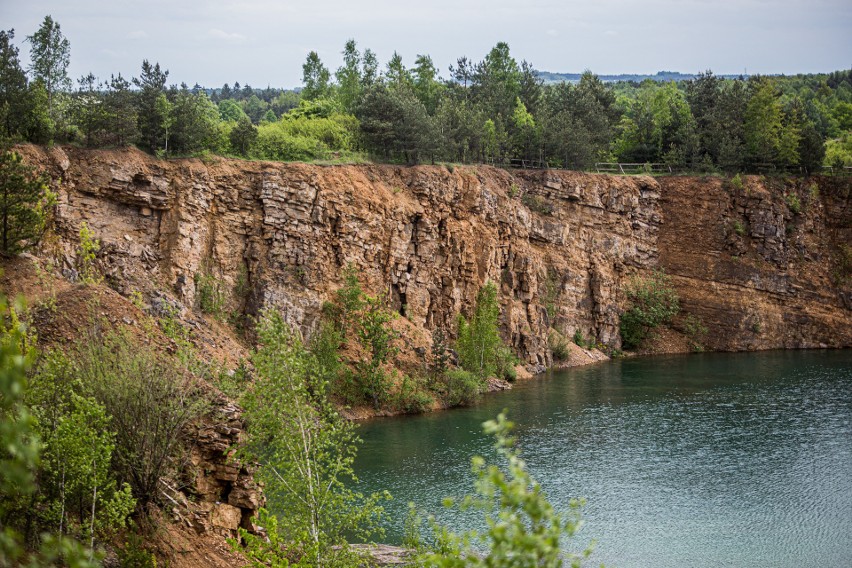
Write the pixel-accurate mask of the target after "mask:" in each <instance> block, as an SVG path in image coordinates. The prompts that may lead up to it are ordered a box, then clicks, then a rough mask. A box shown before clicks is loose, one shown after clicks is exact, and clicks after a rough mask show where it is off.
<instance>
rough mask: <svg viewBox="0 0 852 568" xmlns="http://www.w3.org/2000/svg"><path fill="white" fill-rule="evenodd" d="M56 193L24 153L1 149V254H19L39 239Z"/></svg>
mask: <svg viewBox="0 0 852 568" xmlns="http://www.w3.org/2000/svg"><path fill="white" fill-rule="evenodd" d="M52 195H53V194H51V193H50V191H49V190H48V188H47V183H46V181H45V179H44V178H43V177H42V176H40V175H38V174H37V173H36V172H35V170H34V169H33V168H32V167H31V166H28V165H27V164H25V163H24V162H23V159H22V158H21V156H20V154H18V153H17V152H14V151H11V150H8V149H5V148H3V149H0V254H3V255H6V256H11V255H15V254H18V253H19V252H22V251H24V250H26V249H27V248H28V247H30V246H32V245H34V244H35V243H36V242H38V239H39V237H40V236H41V234H42V231H43V230H44V225H45V216H46V213H45V210H46V208H47V207H48V206H49V205H50V203H51V201H52Z"/></svg>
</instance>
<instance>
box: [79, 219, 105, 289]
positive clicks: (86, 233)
mask: <svg viewBox="0 0 852 568" xmlns="http://www.w3.org/2000/svg"><path fill="white" fill-rule="evenodd" d="M99 250H101V242H100V241H99V240H98V239H96V238H95V233H93V232H92V230H91V229H89V225H88V223H86V222H85V221H83V222H82V223H81V224H80V244H79V245H78V246H77V268H78V270H79V271H80V279H81V280H82V281H83V283H85V284H97V283H98V282H99V281H100V279H101V278H100V276H99V275H98V273H97V269H96V268H95V257H96V255H97V253H98V251H99Z"/></svg>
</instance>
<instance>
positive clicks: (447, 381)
mask: <svg viewBox="0 0 852 568" xmlns="http://www.w3.org/2000/svg"><path fill="white" fill-rule="evenodd" d="M444 388H445V389H446V395H445V396H446V398H445V400H446V402H447V404H449V405H450V406H466V405H469V404H473V403H474V402H476V401H477V400H479V397H480V395H481V394H482V393H483V392H485V384H484V383H483V382H482V381H480V380H478V379H477V378H476V377H475V376H474V375H473V374H472V373H470V372H468V371H465V370H463V369H451V370H449V371H447V372H446V373H444Z"/></svg>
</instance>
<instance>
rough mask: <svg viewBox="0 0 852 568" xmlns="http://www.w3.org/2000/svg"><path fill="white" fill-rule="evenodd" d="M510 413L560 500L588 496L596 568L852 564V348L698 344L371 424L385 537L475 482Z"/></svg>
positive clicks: (463, 521)
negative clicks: (495, 432) (471, 403)
mask: <svg viewBox="0 0 852 568" xmlns="http://www.w3.org/2000/svg"><path fill="white" fill-rule="evenodd" d="M503 408H507V409H508V411H509V418H510V419H511V420H513V421H514V422H516V423H517V425H518V427H517V430H516V433H517V435H518V438H519V441H520V445H521V448H522V451H523V457H524V458H525V459H526V461H527V464H528V466H529V469H530V471H531V472H532V474H533V476H534V477H535V478H536V479H537V480H538V481H540V482H541V484H542V486H543V487H544V488H545V490H546V491H547V493H548V495H549V496H550V498H551V500H552V501H553V502H554V503H556V504H557V505H559V504H563V506H564V504H567V502H568V501H569V499H571V498H573V497H584V498H585V499H586V500H587V505H586V507H585V508H584V510H583V518H584V520H585V521H586V524H585V526H584V527H583V529H582V530H581V531H580V533H579V535H578V536H577V537H575V539H574V541H573V542H572V543H571V545H570V546H569V548H571V549H573V550H576V551H578V550H580V549H581V548H582V547H583V546H585V545H586V544H587V543H588V542H589V541H590V540H591V539H595V540H596V541H597V545H596V548H595V552H594V553H593V555H592V560H593V562H592V563H591V565H598V564H599V563H601V562H603V563H605V564H606V565H607V566H614V567H624V568H627V567H634V566H635V567H649V566H653V567H685V566H714V567H716V566H737V567H739V566H772V567H784V566H790V567H793V566H796V567H801V566H838V567H839V566H852V351H809V352H808V351H800V352H793V351H786V352H781V351H778V352H767V353H742V354H698V355H688V356H672V357H655V358H641V359H630V360H617V361H612V362H608V363H605V364H600V365H595V366H591V367H584V368H579V369H572V370H567V371H560V372H554V373H552V374H550V375H548V376H546V377H544V378H540V379H537V380H534V381H530V382H527V383H524V384H521V385H517V386H516V388H515V389H514V390H512V391H509V392H505V393H497V394H492V395H489V396H487V397H486V399H485V401H484V402H483V403H481V404H480V405H478V406H476V407H474V408H468V409H460V410H452V411H448V412H439V413H433V414H429V415H424V416H416V417H402V418H390V419H382V420H375V421H371V422H368V423H366V424H364V425H363V427H362V428H361V431H360V433H361V436H362V437H363V438H364V442H365V443H364V445H363V446H362V448H361V450H360V455H359V457H358V460H357V462H356V473H357V474H358V476H359V477H360V479H361V482H362V483H361V486H360V489H361V490H364V491H373V490H378V489H387V490H389V491H390V492H391V493H392V494H393V496H394V501H392V502H390V503H389V504H388V506H387V507H386V508H387V509H388V511H389V515H388V517H387V524H386V528H387V531H388V533H387V537H386V538H385V540H386V541H388V542H398V541H399V539H400V537H401V534H402V526H403V521H404V518H405V513H406V509H407V503H408V502H409V501H413V502H414V503H416V504H417V505H418V507H419V508H420V509H422V510H425V511H428V512H432V513H434V514H436V516H437V517H438V518H439V519H440V520H442V521H444V522H445V523H447V524H449V525H451V526H453V527H454V528H455V529H457V530H462V529H466V528H471V527H473V526H477V523H478V519H479V517H478V516H476V515H475V514H472V513H459V512H457V511H451V510H446V509H443V508H442V507H441V504H440V503H441V499H442V498H443V497H445V496H461V495H464V494H466V493H469V492H471V491H472V483H471V480H472V477H471V474H470V458H471V456H473V455H474V454H480V455H484V456H486V457H487V458H489V457H491V456H493V453H492V451H491V448H490V446H491V440H490V439H489V438H487V437H486V436H485V435H483V434H482V433H481V427H480V424H481V423H482V422H483V421H485V420H487V419H490V418H493V417H494V416H496V414H497V413H498V412H499V411H500V410H502V409H503Z"/></svg>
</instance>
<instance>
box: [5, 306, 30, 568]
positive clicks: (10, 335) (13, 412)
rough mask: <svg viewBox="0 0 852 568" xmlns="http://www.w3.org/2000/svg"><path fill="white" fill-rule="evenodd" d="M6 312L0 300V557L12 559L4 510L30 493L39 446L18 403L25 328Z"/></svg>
mask: <svg viewBox="0 0 852 568" xmlns="http://www.w3.org/2000/svg"><path fill="white" fill-rule="evenodd" d="M8 310H9V306H8V305H7V303H6V299H5V298H3V297H0V313H2V316H3V318H2V321H0V324H2V325H0V557H3V558H9V559H12V560H14V559H15V558H17V557H18V556H19V555H20V554H22V552H23V550H22V546H21V543H20V536H19V534H18V533H17V532H16V531H15V530H14V529H13V528H12V527H9V526H6V524H5V520H6V509H7V508H8V507H9V504H10V502H13V500H15V499H16V498H22V497H24V496H26V495H28V494H29V493H31V492H32V491H33V479H32V474H31V469H32V467H33V466H34V465H35V464H36V462H37V460H38V449H39V445H38V439H37V438H36V437H35V435H34V431H33V430H34V429H33V420H32V417H31V415H30V413H29V411H28V410H27V408H26V406H25V405H24V403H23V400H22V399H23V394H24V390H25V388H26V373H27V370H28V368H29V364H30V361H29V358H28V357H24V356H23V353H22V351H21V345H22V343H23V342H24V340H25V334H26V329H25V327H24V326H22V325H21V324H19V323H18V322H17V321H16V320H15V319H13V320H12V321H11V322H9V323H8V324H7V322H6V318H7V314H8ZM15 311H16V310H14V309H13V311H12V314H14V313H15Z"/></svg>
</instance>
